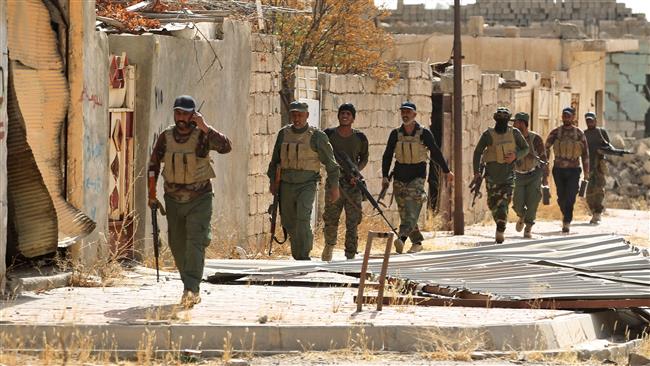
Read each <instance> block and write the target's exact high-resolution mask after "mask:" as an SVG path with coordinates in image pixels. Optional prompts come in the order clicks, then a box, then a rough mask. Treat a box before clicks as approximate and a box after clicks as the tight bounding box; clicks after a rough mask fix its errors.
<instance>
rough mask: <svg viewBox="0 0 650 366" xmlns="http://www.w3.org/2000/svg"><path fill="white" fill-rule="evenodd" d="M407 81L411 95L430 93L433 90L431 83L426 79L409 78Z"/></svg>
mask: <svg viewBox="0 0 650 366" xmlns="http://www.w3.org/2000/svg"><path fill="white" fill-rule="evenodd" d="M408 83H409V92H410V94H411V95H414V94H417V95H431V92H432V90H433V87H432V83H431V81H430V80H428V79H410V80H409V81H408Z"/></svg>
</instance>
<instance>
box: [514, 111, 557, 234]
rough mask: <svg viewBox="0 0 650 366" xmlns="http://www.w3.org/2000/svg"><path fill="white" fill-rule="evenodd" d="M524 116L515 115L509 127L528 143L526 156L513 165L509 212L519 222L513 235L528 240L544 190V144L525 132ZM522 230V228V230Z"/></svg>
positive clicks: (546, 172)
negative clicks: (515, 233)
mask: <svg viewBox="0 0 650 366" xmlns="http://www.w3.org/2000/svg"><path fill="white" fill-rule="evenodd" d="M529 119H530V117H529V116H528V113H524V112H519V113H517V114H515V121H514V123H513V126H514V127H515V128H516V129H518V130H519V131H520V132H521V134H522V135H523V136H524V138H525V139H526V142H527V143H528V148H529V149H528V154H527V155H526V156H524V157H523V158H521V159H518V160H516V161H515V190H514V194H513V197H512V208H513V209H514V210H515V212H516V213H517V216H518V217H519V219H518V220H517V225H516V226H515V228H516V230H517V231H521V230H522V229H523V230H524V238H531V237H532V234H531V231H532V228H533V225H535V218H536V217H537V207H538V206H539V201H540V200H541V199H542V185H544V186H548V173H549V172H548V159H547V158H546V149H545V148H544V140H543V139H542V137H541V136H540V135H538V134H537V133H535V132H533V131H531V130H530V129H529V128H528V120H529ZM524 226H525V227H524Z"/></svg>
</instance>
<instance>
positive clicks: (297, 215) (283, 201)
mask: <svg viewBox="0 0 650 366" xmlns="http://www.w3.org/2000/svg"><path fill="white" fill-rule="evenodd" d="M289 113H290V118H291V124H290V125H287V126H285V127H283V128H282V129H280V131H279V132H278V136H277V138H276V140H275V146H274V147H273V155H272V157H271V162H270V163H269V169H268V171H267V173H266V174H267V175H268V177H269V179H270V180H271V193H273V194H275V193H276V191H275V190H276V187H275V185H274V184H273V182H274V181H275V176H276V174H278V172H277V168H278V166H279V167H280V174H281V175H280V192H279V194H280V217H281V222H282V226H283V227H284V228H286V229H287V233H288V235H289V240H290V241H291V255H292V256H293V258H294V259H296V260H310V259H311V258H310V257H309V253H310V252H311V249H312V246H313V242H314V234H313V232H312V228H311V212H312V207H313V205H314V197H315V195H316V184H317V183H318V182H319V181H320V165H321V163H322V164H323V165H325V170H326V171H327V180H326V183H325V189H326V191H327V193H328V199H329V201H330V202H334V201H336V200H338V198H339V165H338V164H337V163H336V160H335V159H334V153H333V151H332V145H330V143H329V140H328V138H327V135H325V134H324V133H323V131H320V130H319V129H317V128H315V127H311V126H309V125H308V124H307V118H308V117H309V112H308V107H307V104H306V103H301V102H297V101H296V102H292V103H291V104H290V105H289Z"/></svg>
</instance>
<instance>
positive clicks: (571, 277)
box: [206, 234, 650, 307]
mask: <svg viewBox="0 0 650 366" xmlns="http://www.w3.org/2000/svg"><path fill="white" fill-rule="evenodd" d="M380 267H381V259H371V260H370V262H369V266H368V268H369V271H371V272H372V273H379V270H380ZM360 268H361V260H354V261H342V262H331V263H323V262H308V263H305V262H294V261H259V260H255V261H250V260H249V261H234V260H209V261H207V263H206V274H209V275H210V277H209V278H210V279H209V280H210V281H217V282H218V281H220V280H221V281H229V280H233V279H235V278H241V277H245V276H248V275H253V274H256V275H262V274H265V275H268V276H271V277H272V276H274V275H280V274H281V275H283V276H285V277H286V276H287V275H288V274H294V275H299V274H303V273H309V272H316V271H328V272H335V273H344V274H348V275H357V276H358V274H359V272H360ZM388 277H389V279H394V280H407V281H408V282H409V283H410V284H411V285H412V286H411V288H417V289H418V290H419V291H420V292H422V293H425V294H429V295H432V296H435V297H438V298H440V296H443V297H446V298H451V299H489V300H491V301H495V300H496V301H500V300H505V301H532V300H552V301H563V300H622V299H624V300H628V299H637V301H634V304H635V305H634V307H636V306H648V305H650V286H648V285H650V258H648V251H647V250H646V249H641V248H637V247H635V246H633V245H631V244H630V243H628V242H626V241H625V240H624V239H623V238H622V237H619V236H615V235H602V234H596V235H582V236H563V237H556V238H550V239H542V240H534V241H519V242H514V243H510V244H504V245H489V246H483V247H475V248H468V249H460V250H450V251H442V252H429V253H418V254H407V255H396V256H393V257H391V261H390V264H389V267H388ZM638 300H641V301H638ZM646 302H647V304H645V303H646ZM616 304H618V305H616V306H612V307H618V306H620V304H621V303H620V302H618V303H616ZM639 304H642V305H639ZM643 304H645V305H643ZM631 307H632V306H631Z"/></svg>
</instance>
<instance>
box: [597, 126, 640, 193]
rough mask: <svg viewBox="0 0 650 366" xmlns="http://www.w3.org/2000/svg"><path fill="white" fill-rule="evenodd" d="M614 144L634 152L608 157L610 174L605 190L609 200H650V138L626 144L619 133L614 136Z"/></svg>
mask: <svg viewBox="0 0 650 366" xmlns="http://www.w3.org/2000/svg"><path fill="white" fill-rule="evenodd" d="M612 145H614V146H615V147H617V148H624V149H626V150H628V151H631V152H632V153H633V154H629V155H623V156H621V157H618V156H608V157H607V160H608V161H609V174H608V176H607V177H606V185H605V190H606V193H607V195H608V200H610V201H613V202H621V203H625V202H629V203H631V202H637V203H638V201H639V200H641V201H646V202H647V201H650V138H646V139H639V140H636V141H634V142H632V143H628V144H627V145H626V143H625V141H624V140H623V139H622V138H621V137H620V136H618V135H617V136H614V138H612Z"/></svg>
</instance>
